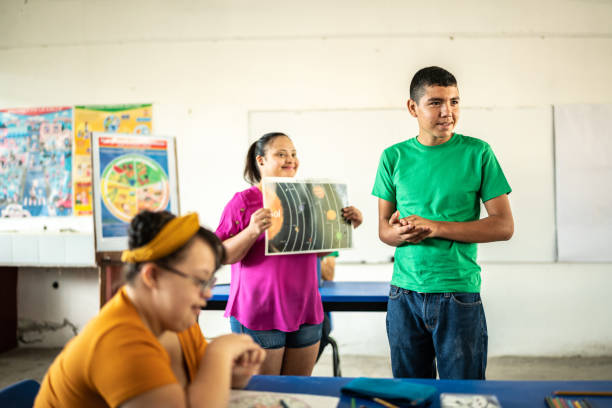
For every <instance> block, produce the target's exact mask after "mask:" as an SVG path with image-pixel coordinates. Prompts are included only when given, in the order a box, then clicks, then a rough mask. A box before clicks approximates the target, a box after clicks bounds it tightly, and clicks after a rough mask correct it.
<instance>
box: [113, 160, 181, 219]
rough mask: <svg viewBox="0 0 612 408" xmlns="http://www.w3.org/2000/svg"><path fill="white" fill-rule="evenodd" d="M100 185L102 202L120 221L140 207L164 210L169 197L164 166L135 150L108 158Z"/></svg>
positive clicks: (141, 208) (132, 214) (129, 217)
mask: <svg viewBox="0 0 612 408" xmlns="http://www.w3.org/2000/svg"><path fill="white" fill-rule="evenodd" d="M101 187H102V197H103V200H104V204H105V205H106V207H107V208H108V210H109V211H110V212H111V213H112V214H113V215H114V216H115V217H117V218H118V219H120V220H122V221H124V222H129V221H130V220H131V219H132V217H133V216H134V215H136V214H137V213H138V212H139V211H141V210H145V209H146V210H151V211H160V210H164V209H165V208H166V207H167V206H168V202H169V200H170V187H169V182H168V175H167V174H166V172H165V171H164V169H162V167H161V166H160V165H159V164H158V163H156V162H155V161H153V160H151V159H150V158H148V157H146V156H143V155H139V154H127V155H123V156H119V157H117V158H116V159H114V160H113V161H111V162H110V163H109V164H108V165H107V166H106V168H105V169H104V171H103V172H102V177H101Z"/></svg>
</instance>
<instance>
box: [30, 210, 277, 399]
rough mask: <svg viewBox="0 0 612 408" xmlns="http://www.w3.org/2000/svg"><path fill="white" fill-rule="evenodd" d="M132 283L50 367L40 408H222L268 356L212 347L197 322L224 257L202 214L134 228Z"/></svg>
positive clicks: (241, 343)
mask: <svg viewBox="0 0 612 408" xmlns="http://www.w3.org/2000/svg"><path fill="white" fill-rule="evenodd" d="M129 248H130V250H128V251H124V253H123V256H122V260H123V261H124V262H127V283H126V284H125V285H124V286H123V287H122V288H121V289H120V290H119V291H118V292H117V294H116V295H115V296H114V297H113V298H112V299H111V300H109V302H108V303H106V305H104V307H103V308H102V309H101V310H100V313H99V315H98V316H97V317H95V318H94V319H93V320H92V321H90V322H89V323H88V324H87V325H86V326H85V328H84V329H83V331H82V333H80V334H79V335H78V336H76V337H75V338H74V339H72V340H71V341H70V342H69V343H68V344H67V345H66V347H65V348H64V350H62V352H61V353H60V354H59V355H58V357H57V358H56V359H55V361H54V362H53V363H52V365H51V367H50V368H49V371H48V372H47V374H46V375H45V378H44V379H43V382H42V384H41V389H40V392H39V394H38V396H37V398H36V401H35V404H34V406H35V407H37V408H38V407H68V408H70V407H124V408H138V407H152V406H160V407H161V406H163V407H186V406H189V407H224V406H226V405H227V403H228V399H229V389H230V386H233V387H236V388H241V387H243V386H245V385H246V383H247V382H248V381H249V379H250V377H251V376H252V375H253V374H254V373H256V372H257V371H258V369H259V366H260V365H261V363H262V361H263V359H264V357H265V352H264V351H263V350H262V349H261V348H260V347H259V346H258V345H257V344H255V343H254V342H253V341H252V340H251V338H250V337H249V336H247V335H236V334H230V335H226V336H221V337H218V338H217V339H215V340H213V341H212V342H210V344H207V343H206V340H205V339H204V337H203V336H202V332H201V330H200V327H199V325H198V323H197V318H198V315H199V313H200V309H201V308H202V307H204V306H206V300H207V299H209V298H210V297H211V296H212V293H211V288H212V286H213V285H214V282H215V276H214V274H215V271H216V270H217V269H218V268H219V266H220V264H221V262H222V260H223V258H224V256H225V253H224V249H223V246H222V245H221V242H220V241H219V239H218V238H217V237H216V236H215V235H214V234H213V233H212V232H210V231H208V230H206V229H205V228H202V227H200V225H199V221H198V216H197V214H189V215H186V216H183V217H175V216H174V215H172V214H170V213H168V212H160V213H153V212H149V211H143V212H141V213H140V214H138V215H137V216H136V217H134V219H133V220H132V222H131V224H130V229H129Z"/></svg>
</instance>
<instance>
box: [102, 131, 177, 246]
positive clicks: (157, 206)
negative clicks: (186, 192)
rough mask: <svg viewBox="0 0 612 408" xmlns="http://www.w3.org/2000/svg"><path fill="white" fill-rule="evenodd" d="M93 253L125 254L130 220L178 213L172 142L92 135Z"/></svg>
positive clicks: (167, 138) (150, 138)
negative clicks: (144, 215) (145, 213)
mask: <svg viewBox="0 0 612 408" xmlns="http://www.w3.org/2000/svg"><path fill="white" fill-rule="evenodd" d="M92 148H93V155H92V158H93V172H94V173H93V198H94V200H93V203H94V209H95V212H94V214H95V217H94V222H95V231H96V249H97V251H98V252H105V251H120V250H123V249H126V248H127V240H126V239H125V238H126V237H127V230H128V227H129V223H130V220H131V219H132V217H134V215H136V214H137V213H138V212H140V211H142V210H150V211H162V210H168V211H170V212H173V213H175V214H177V213H178V210H179V208H178V185H177V179H176V156H175V154H176V153H175V149H174V138H171V137H161V136H147V137H144V136H138V135H126V134H112V133H97V132H94V133H93V134H92Z"/></svg>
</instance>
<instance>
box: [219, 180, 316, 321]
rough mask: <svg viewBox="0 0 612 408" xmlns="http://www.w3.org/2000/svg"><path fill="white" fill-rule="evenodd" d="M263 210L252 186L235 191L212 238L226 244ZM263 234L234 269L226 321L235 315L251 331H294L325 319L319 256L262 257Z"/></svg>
mask: <svg viewBox="0 0 612 408" xmlns="http://www.w3.org/2000/svg"><path fill="white" fill-rule="evenodd" d="M262 207H263V196H262V194H261V191H259V189H258V188H257V187H256V186H253V187H251V188H249V189H247V190H244V191H241V192H239V193H236V194H235V195H234V197H233V198H232V199H231V200H230V202H229V203H227V205H226V206H225V209H224V210H223V214H222V215H221V221H220V222H219V227H218V228H217V231H216V234H217V236H218V237H219V238H220V239H221V240H222V241H225V240H226V239H228V238H231V237H233V236H234V235H236V234H238V233H239V232H240V231H242V230H243V229H245V228H246V227H247V226H248V225H249V222H250V221H251V215H252V214H253V213H254V212H255V211H257V210H258V209H260V208H262ZM265 243H266V240H265V234H264V233H262V234H261V235H260V236H259V238H257V241H255V244H253V246H252V247H251V249H250V250H249V252H247V254H246V255H245V257H244V258H243V259H242V260H241V261H239V262H237V263H235V264H233V265H232V280H231V283H230V295H229V299H228V301H227V307H226V308H225V317H229V316H234V317H235V318H236V319H237V320H238V321H239V322H240V323H242V324H243V325H244V326H246V327H247V328H249V329H251V330H273V329H276V330H281V331H284V332H292V331H296V330H298V329H299V328H300V325H302V324H306V323H307V324H319V323H321V322H322V321H323V305H322V303H321V295H319V289H318V285H317V255H316V254H300V255H271V256H266V255H265Z"/></svg>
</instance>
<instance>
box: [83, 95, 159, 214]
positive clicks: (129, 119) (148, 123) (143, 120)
mask: <svg viewBox="0 0 612 408" xmlns="http://www.w3.org/2000/svg"><path fill="white" fill-rule="evenodd" d="M74 124H75V126H74V212H75V214H76V215H91V213H92V198H91V174H92V173H91V132H109V133H133V134H138V135H148V134H150V133H152V130H153V129H152V105H151V104H137V105H89V106H76V107H75V110H74Z"/></svg>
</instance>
